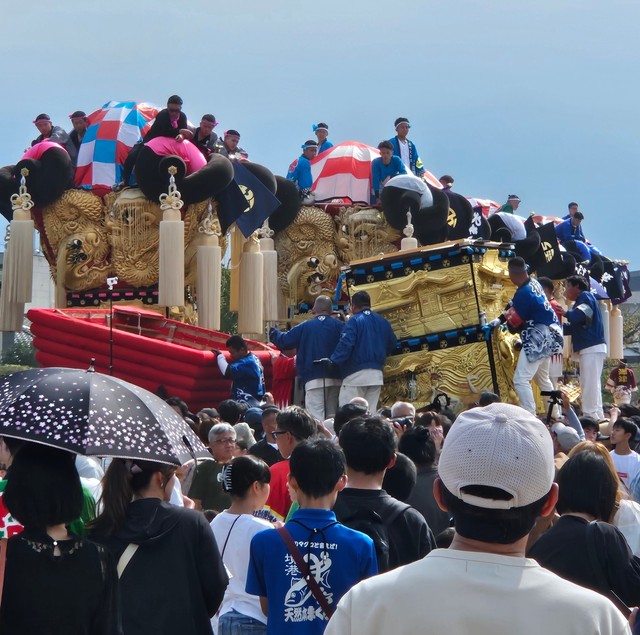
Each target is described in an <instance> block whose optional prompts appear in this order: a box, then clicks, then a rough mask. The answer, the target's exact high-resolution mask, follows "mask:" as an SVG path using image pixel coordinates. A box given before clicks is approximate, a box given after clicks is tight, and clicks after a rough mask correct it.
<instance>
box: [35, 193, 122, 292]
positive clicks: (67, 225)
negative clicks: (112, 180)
mask: <svg viewBox="0 0 640 635" xmlns="http://www.w3.org/2000/svg"><path fill="white" fill-rule="evenodd" d="M42 218H43V224H44V229H45V234H46V240H47V241H48V243H49V245H50V246H51V248H52V249H53V252H54V253H55V254H57V260H56V261H54V262H49V266H50V268H51V275H52V277H53V279H54V280H57V277H58V272H60V273H61V275H62V276H63V280H64V286H65V287H66V288H67V289H69V290H71V291H85V290H87V289H92V288H95V287H99V286H100V285H102V284H103V283H104V281H105V279H106V277H107V276H108V275H110V273H111V268H110V263H109V242H108V238H107V230H106V228H105V224H104V206H103V204H102V200H101V199H100V198H99V197H97V196H95V195H94V194H92V193H91V192H86V191H84V190H67V191H66V192H65V193H64V194H63V195H62V196H61V197H60V199H58V200H57V201H56V202H55V203H53V204H51V205H48V206H47V207H45V208H44V209H43V211H42ZM41 239H42V241H43V242H44V240H45V237H44V236H43V237H41ZM43 251H44V253H45V254H46V253H48V252H47V249H46V248H44V245H43Z"/></svg>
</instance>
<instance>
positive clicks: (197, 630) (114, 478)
mask: <svg viewBox="0 0 640 635" xmlns="http://www.w3.org/2000/svg"><path fill="white" fill-rule="evenodd" d="M174 479H175V467H174V466H169V465H164V464H162V463H153V462H149V461H141V460H133V461H132V460H124V459H114V460H113V461H112V463H111V465H110V466H109V469H108V470H107V473H106V475H105V479H104V482H103V487H104V489H103V494H102V504H103V511H102V513H101V514H100V516H98V518H97V519H96V520H95V522H94V523H93V526H92V529H91V536H92V538H94V539H95V540H98V541H100V542H102V543H103V544H105V545H106V546H107V547H108V548H109V549H110V550H111V552H112V553H113V554H114V556H115V558H116V559H117V560H118V574H119V575H120V598H121V605H122V624H123V630H124V633H125V634H126V635H164V634H167V635H169V634H171V635H175V633H180V634H181V635H200V634H206V635H210V634H211V632H212V629H211V622H210V619H211V617H212V616H213V615H214V614H215V612H216V610H217V609H218V607H219V606H220V603H221V602H222V598H223V596H224V591H225V588H226V586H227V583H228V578H227V574H226V572H225V569H224V566H223V564H222V559H221V558H220V553H219V552H218V547H217V545H216V542H215V539H214V537H213V535H212V533H211V529H210V528H209V525H208V523H207V521H206V519H205V517H204V516H203V515H202V514H201V513H199V512H196V511H193V510H190V509H184V508H182V507H175V506H173V505H170V504H169V503H168V502H167V501H168V500H169V497H170V496H171V490H172V488H173V482H174Z"/></svg>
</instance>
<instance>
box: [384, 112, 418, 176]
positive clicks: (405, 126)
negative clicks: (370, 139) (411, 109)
mask: <svg viewBox="0 0 640 635" xmlns="http://www.w3.org/2000/svg"><path fill="white" fill-rule="evenodd" d="M394 125H395V127H396V136H395V137H393V139H389V141H391V143H392V144H393V154H395V155H396V156H399V157H400V158H401V159H402V162H403V163H404V165H405V167H406V168H407V170H409V171H410V172H411V173H412V174H415V175H416V176H419V177H422V176H424V165H423V163H422V159H420V156H419V155H418V150H417V149H416V146H415V145H414V143H413V141H409V139H407V135H408V134H409V128H411V124H410V123H409V120H408V119H407V118H406V117H398V118H397V119H396V121H395V124H394Z"/></svg>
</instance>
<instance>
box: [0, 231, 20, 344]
mask: <svg viewBox="0 0 640 635" xmlns="http://www.w3.org/2000/svg"><path fill="white" fill-rule="evenodd" d="M11 249H12V245H11V240H9V241H8V243H7V245H6V247H5V250H4V272H3V277H4V278H5V279H8V278H9V276H15V271H14V270H13V268H14V267H13V264H12V254H11ZM7 287H8V285H6V284H3V285H2V293H0V331H7V332H13V331H20V330H22V324H23V321H24V304H22V303H16V302H10V301H9V289H8V288H7Z"/></svg>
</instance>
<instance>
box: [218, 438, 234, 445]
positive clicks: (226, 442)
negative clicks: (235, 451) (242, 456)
mask: <svg viewBox="0 0 640 635" xmlns="http://www.w3.org/2000/svg"><path fill="white" fill-rule="evenodd" d="M214 443H220V444H224V445H235V444H236V440H235V439H216V440H215V441H214Z"/></svg>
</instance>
